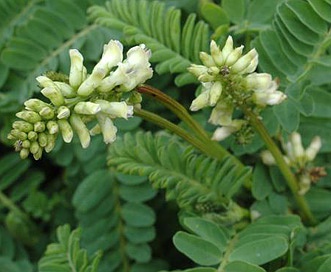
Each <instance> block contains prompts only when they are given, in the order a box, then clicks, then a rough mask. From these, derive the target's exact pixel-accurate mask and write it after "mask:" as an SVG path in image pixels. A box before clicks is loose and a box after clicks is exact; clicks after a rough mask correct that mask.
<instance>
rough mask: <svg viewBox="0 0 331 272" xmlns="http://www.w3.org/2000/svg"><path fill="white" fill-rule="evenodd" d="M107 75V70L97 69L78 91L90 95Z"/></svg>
mask: <svg viewBox="0 0 331 272" xmlns="http://www.w3.org/2000/svg"><path fill="white" fill-rule="evenodd" d="M104 76H105V70H103V69H96V70H95V71H93V74H91V75H90V76H89V77H88V78H87V79H86V80H85V81H84V82H83V83H82V84H81V85H80V86H79V88H78V90H77V93H78V94H79V95H81V96H89V95H90V94H91V93H92V92H93V91H94V89H95V88H97V87H98V86H99V85H100V83H101V81H102V79H103V78H104Z"/></svg>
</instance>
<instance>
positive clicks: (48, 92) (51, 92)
mask: <svg viewBox="0 0 331 272" xmlns="http://www.w3.org/2000/svg"><path fill="white" fill-rule="evenodd" d="M41 93H42V94H43V95H44V96H45V97H47V98H48V99H49V100H50V101H51V102H52V104H53V105H54V106H57V107H59V106H61V105H63V104H64V97H63V95H62V93H61V91H60V90H59V89H58V88H55V87H46V88H44V89H42V90H41Z"/></svg>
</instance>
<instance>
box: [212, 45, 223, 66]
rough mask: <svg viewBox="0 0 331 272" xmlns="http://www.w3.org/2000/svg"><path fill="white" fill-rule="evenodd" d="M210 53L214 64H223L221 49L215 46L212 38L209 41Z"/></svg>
mask: <svg viewBox="0 0 331 272" xmlns="http://www.w3.org/2000/svg"><path fill="white" fill-rule="evenodd" d="M210 54H211V56H212V58H213V60H214V62H215V63H216V65H218V66H223V65H224V58H223V55H222V53H221V50H220V49H219V47H218V46H217V44H216V42H215V41H214V40H212V41H211V42H210Z"/></svg>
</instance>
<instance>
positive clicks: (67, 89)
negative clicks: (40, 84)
mask: <svg viewBox="0 0 331 272" xmlns="http://www.w3.org/2000/svg"><path fill="white" fill-rule="evenodd" d="M54 84H55V85H56V86H57V87H58V89H59V90H60V91H61V93H62V95H63V96H64V97H66V98H73V97H76V96H77V94H76V92H75V90H74V89H73V88H72V87H71V86H70V85H68V84H67V83H65V82H61V81H54Z"/></svg>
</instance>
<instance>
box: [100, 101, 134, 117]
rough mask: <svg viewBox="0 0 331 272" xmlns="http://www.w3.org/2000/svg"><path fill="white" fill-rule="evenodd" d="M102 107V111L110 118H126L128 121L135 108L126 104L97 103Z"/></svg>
mask: <svg viewBox="0 0 331 272" xmlns="http://www.w3.org/2000/svg"><path fill="white" fill-rule="evenodd" d="M95 102H96V103H98V104H99V105H100V108H101V111H102V112H103V113H106V114H107V115H109V117H110V118H113V119H114V118H116V117H120V118H124V119H127V118H128V117H131V116H132V114H133V107H132V106H128V105H127V104H126V102H124V101H122V102H108V101H105V100H97V101H95Z"/></svg>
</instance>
